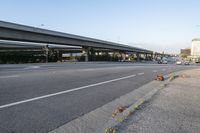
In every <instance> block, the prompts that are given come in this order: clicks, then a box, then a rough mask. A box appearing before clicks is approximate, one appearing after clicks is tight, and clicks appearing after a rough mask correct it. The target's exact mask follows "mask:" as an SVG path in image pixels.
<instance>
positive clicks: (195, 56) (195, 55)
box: [188, 38, 200, 63]
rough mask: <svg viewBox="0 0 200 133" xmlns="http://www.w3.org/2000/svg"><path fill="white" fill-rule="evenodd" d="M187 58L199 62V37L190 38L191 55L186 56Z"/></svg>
mask: <svg viewBox="0 0 200 133" xmlns="http://www.w3.org/2000/svg"><path fill="white" fill-rule="evenodd" d="M188 60H190V61H192V62H194V63H200V38H195V39H193V40H192V48H191V56H188Z"/></svg>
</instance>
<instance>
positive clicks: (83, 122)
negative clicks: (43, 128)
mask: <svg viewBox="0 0 200 133" xmlns="http://www.w3.org/2000/svg"><path fill="white" fill-rule="evenodd" d="M170 75H171V74H169V75H165V76H164V77H165V79H167V80H165V81H151V82H150V83H148V84H145V85H143V86H141V87H140V88H138V89H136V90H133V91H132V92H130V93H128V94H125V95H123V96H121V97H119V98H117V99H116V100H114V101H111V102H110V103H108V104H105V105H103V106H102V107H99V108H97V109H95V110H93V111H91V112H89V113H87V114H85V115H83V116H81V117H79V118H77V119H74V120H72V121H70V122H69V123H66V124H65V125H63V126H61V127H58V128H57V129H55V130H53V131H51V132H50V133H95V132H98V133H103V132H106V133H115V132H116V131H117V126H119V125H120V123H121V122H123V120H125V119H126V118H127V117H128V116H129V115H131V114H132V113H133V112H134V111H135V110H137V109H138V107H139V106H140V105H141V104H142V103H144V102H145V101H148V100H149V99H150V98H151V97H152V96H153V95H154V94H156V93H157V92H158V91H159V90H161V89H163V88H164V87H165V86H166V85H167V83H168V82H170ZM173 75H177V74H175V73H174V74H173ZM119 106H121V107H127V108H126V110H125V111H123V112H122V113H120V114H119V115H118V116H117V117H116V118H113V117H112V113H113V111H114V110H115V109H116V108H117V107H119Z"/></svg>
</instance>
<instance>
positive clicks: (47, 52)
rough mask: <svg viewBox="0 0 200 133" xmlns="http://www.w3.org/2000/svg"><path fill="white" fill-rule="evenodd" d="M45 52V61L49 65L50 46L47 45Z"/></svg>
mask: <svg viewBox="0 0 200 133" xmlns="http://www.w3.org/2000/svg"><path fill="white" fill-rule="evenodd" d="M44 51H45V58H46V59H45V61H46V63H48V57H49V46H48V45H45V47H44Z"/></svg>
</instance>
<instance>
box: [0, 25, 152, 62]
mask: <svg viewBox="0 0 200 133" xmlns="http://www.w3.org/2000/svg"><path fill="white" fill-rule="evenodd" d="M0 39H1V40H12V41H21V42H34V43H44V44H56V45H70V46H81V47H82V48H83V50H84V51H85V53H86V61H87V60H88V56H90V54H91V52H90V51H91V49H94V48H100V49H109V50H113V51H119V52H122V53H125V52H133V53H136V55H138V56H139V54H151V55H152V54H153V51H150V50H146V49H142V48H137V47H132V46H128V45H123V44H119V43H114V42H108V41H104V40H98V39H93V38H88V37H83V36H77V35H72V34H67V33H62V32H57V31H52V30H46V29H41V28H36V27H31V26H25V25H20V24H15V23H10V22H4V21H0Z"/></svg>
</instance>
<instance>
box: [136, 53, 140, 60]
mask: <svg viewBox="0 0 200 133" xmlns="http://www.w3.org/2000/svg"><path fill="white" fill-rule="evenodd" d="M136 58H137V61H140V53H136Z"/></svg>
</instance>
